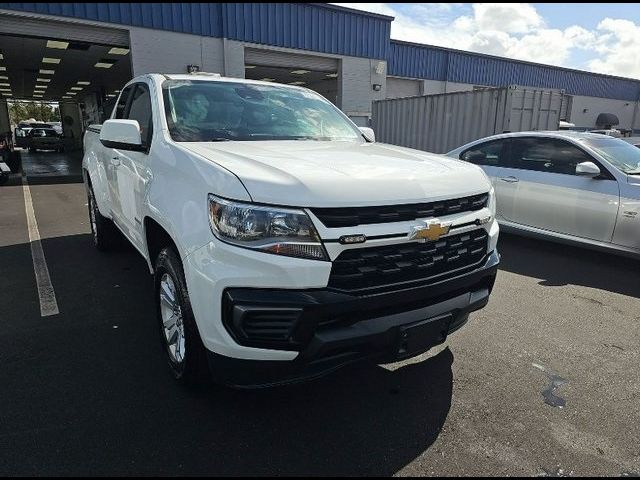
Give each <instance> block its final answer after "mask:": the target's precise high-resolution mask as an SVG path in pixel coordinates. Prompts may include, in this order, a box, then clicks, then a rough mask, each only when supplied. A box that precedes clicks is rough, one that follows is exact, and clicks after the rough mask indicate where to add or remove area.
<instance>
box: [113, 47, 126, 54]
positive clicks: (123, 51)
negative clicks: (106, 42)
mask: <svg viewBox="0 0 640 480" xmlns="http://www.w3.org/2000/svg"><path fill="white" fill-rule="evenodd" d="M127 53H129V49H128V48H118V47H113V48H112V49H111V50H109V54H111V55H126V54H127Z"/></svg>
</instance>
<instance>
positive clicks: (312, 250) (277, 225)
mask: <svg viewBox="0 0 640 480" xmlns="http://www.w3.org/2000/svg"><path fill="white" fill-rule="evenodd" d="M209 222H210V224H211V231H212V232H213V234H214V235H215V236H216V237H218V238H219V239H220V240H222V241H224V242H227V243H231V244H233V245H237V246H239V247H244V248H251V249H253V250H261V251H264V252H268V253H275V254H278V255H287V256H290V257H299V258H310V259H313V260H327V259H328V257H327V254H326V252H325V249H324V247H323V246H322V243H321V241H320V237H319V236H318V232H316V229H315V228H314V226H313V224H312V223H311V220H310V219H309V217H308V216H307V214H306V213H304V212H303V211H302V210H294V209H288V208H279V207H266V206H260V205H252V204H250V203H240V202H234V201H231V200H225V199H222V198H220V197H216V196H215V195H211V194H209Z"/></svg>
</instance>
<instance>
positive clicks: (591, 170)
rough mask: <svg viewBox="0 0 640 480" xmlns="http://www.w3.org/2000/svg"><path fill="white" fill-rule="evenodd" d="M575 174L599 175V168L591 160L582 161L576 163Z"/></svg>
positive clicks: (585, 175)
mask: <svg viewBox="0 0 640 480" xmlns="http://www.w3.org/2000/svg"><path fill="white" fill-rule="evenodd" d="M576 175H581V176H584V177H597V176H598V175H600V169H599V168H598V166H597V165H596V164H595V163H593V162H582V163H579V164H578V165H576Z"/></svg>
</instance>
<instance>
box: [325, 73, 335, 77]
mask: <svg viewBox="0 0 640 480" xmlns="http://www.w3.org/2000/svg"><path fill="white" fill-rule="evenodd" d="M325 77H327V78H337V77H338V74H337V73H327V74H326V75H325Z"/></svg>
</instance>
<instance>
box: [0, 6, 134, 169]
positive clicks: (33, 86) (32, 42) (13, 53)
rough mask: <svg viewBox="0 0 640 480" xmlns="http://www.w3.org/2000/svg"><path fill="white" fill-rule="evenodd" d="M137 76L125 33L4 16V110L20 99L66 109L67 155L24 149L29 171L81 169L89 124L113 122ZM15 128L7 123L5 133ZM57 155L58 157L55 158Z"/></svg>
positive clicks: (0, 47)
mask: <svg viewBox="0 0 640 480" xmlns="http://www.w3.org/2000/svg"><path fill="white" fill-rule="evenodd" d="M131 72H132V69H131V55H130V48H129V35H128V32H126V31H124V30H122V31H121V30H117V29H108V28H99V27H93V26H90V27H89V26H86V25H80V24H73V23H68V22H64V23H62V22H55V21H46V22H45V21H43V20H36V19H28V20H25V19H24V18H21V19H18V18H13V17H11V16H7V17H3V18H1V19H0V94H1V101H0V108H3V109H6V108H8V106H9V105H10V104H11V102H13V101H18V100H27V101H36V102H46V103H48V104H51V105H56V104H57V105H58V106H59V108H60V117H61V118H60V121H61V123H62V129H63V134H62V135H63V137H64V145H65V151H66V153H65V154H59V153H55V152H42V153H38V154H33V153H29V152H27V151H26V150H23V151H21V157H22V165H23V170H28V169H29V166H32V167H33V169H34V171H36V172H46V171H48V170H50V169H51V168H53V166H55V165H57V166H59V167H60V168H61V169H62V170H63V171H65V172H69V171H75V170H78V169H79V162H80V160H79V157H81V149H82V135H83V132H84V130H85V128H86V126H88V125H89V124H91V123H101V122H103V121H104V120H105V119H106V118H107V116H108V115H109V114H110V112H111V109H112V107H113V104H114V103H115V101H116V98H117V94H118V92H119V89H120V88H122V85H124V84H125V83H126V82H127V81H129V80H130V79H131V78H132V73H131ZM3 117H4V115H3ZM12 120H13V122H17V121H22V120H27V119H23V118H19V119H12ZM36 120H38V121H41V120H42V119H40V118H36ZM7 127H9V128H7ZM15 127H16V125H10V126H6V125H2V130H3V131H4V130H8V131H9V130H10V131H13V130H14V129H15ZM53 156H56V159H53V158H49V157H53ZM57 157H61V158H57Z"/></svg>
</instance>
